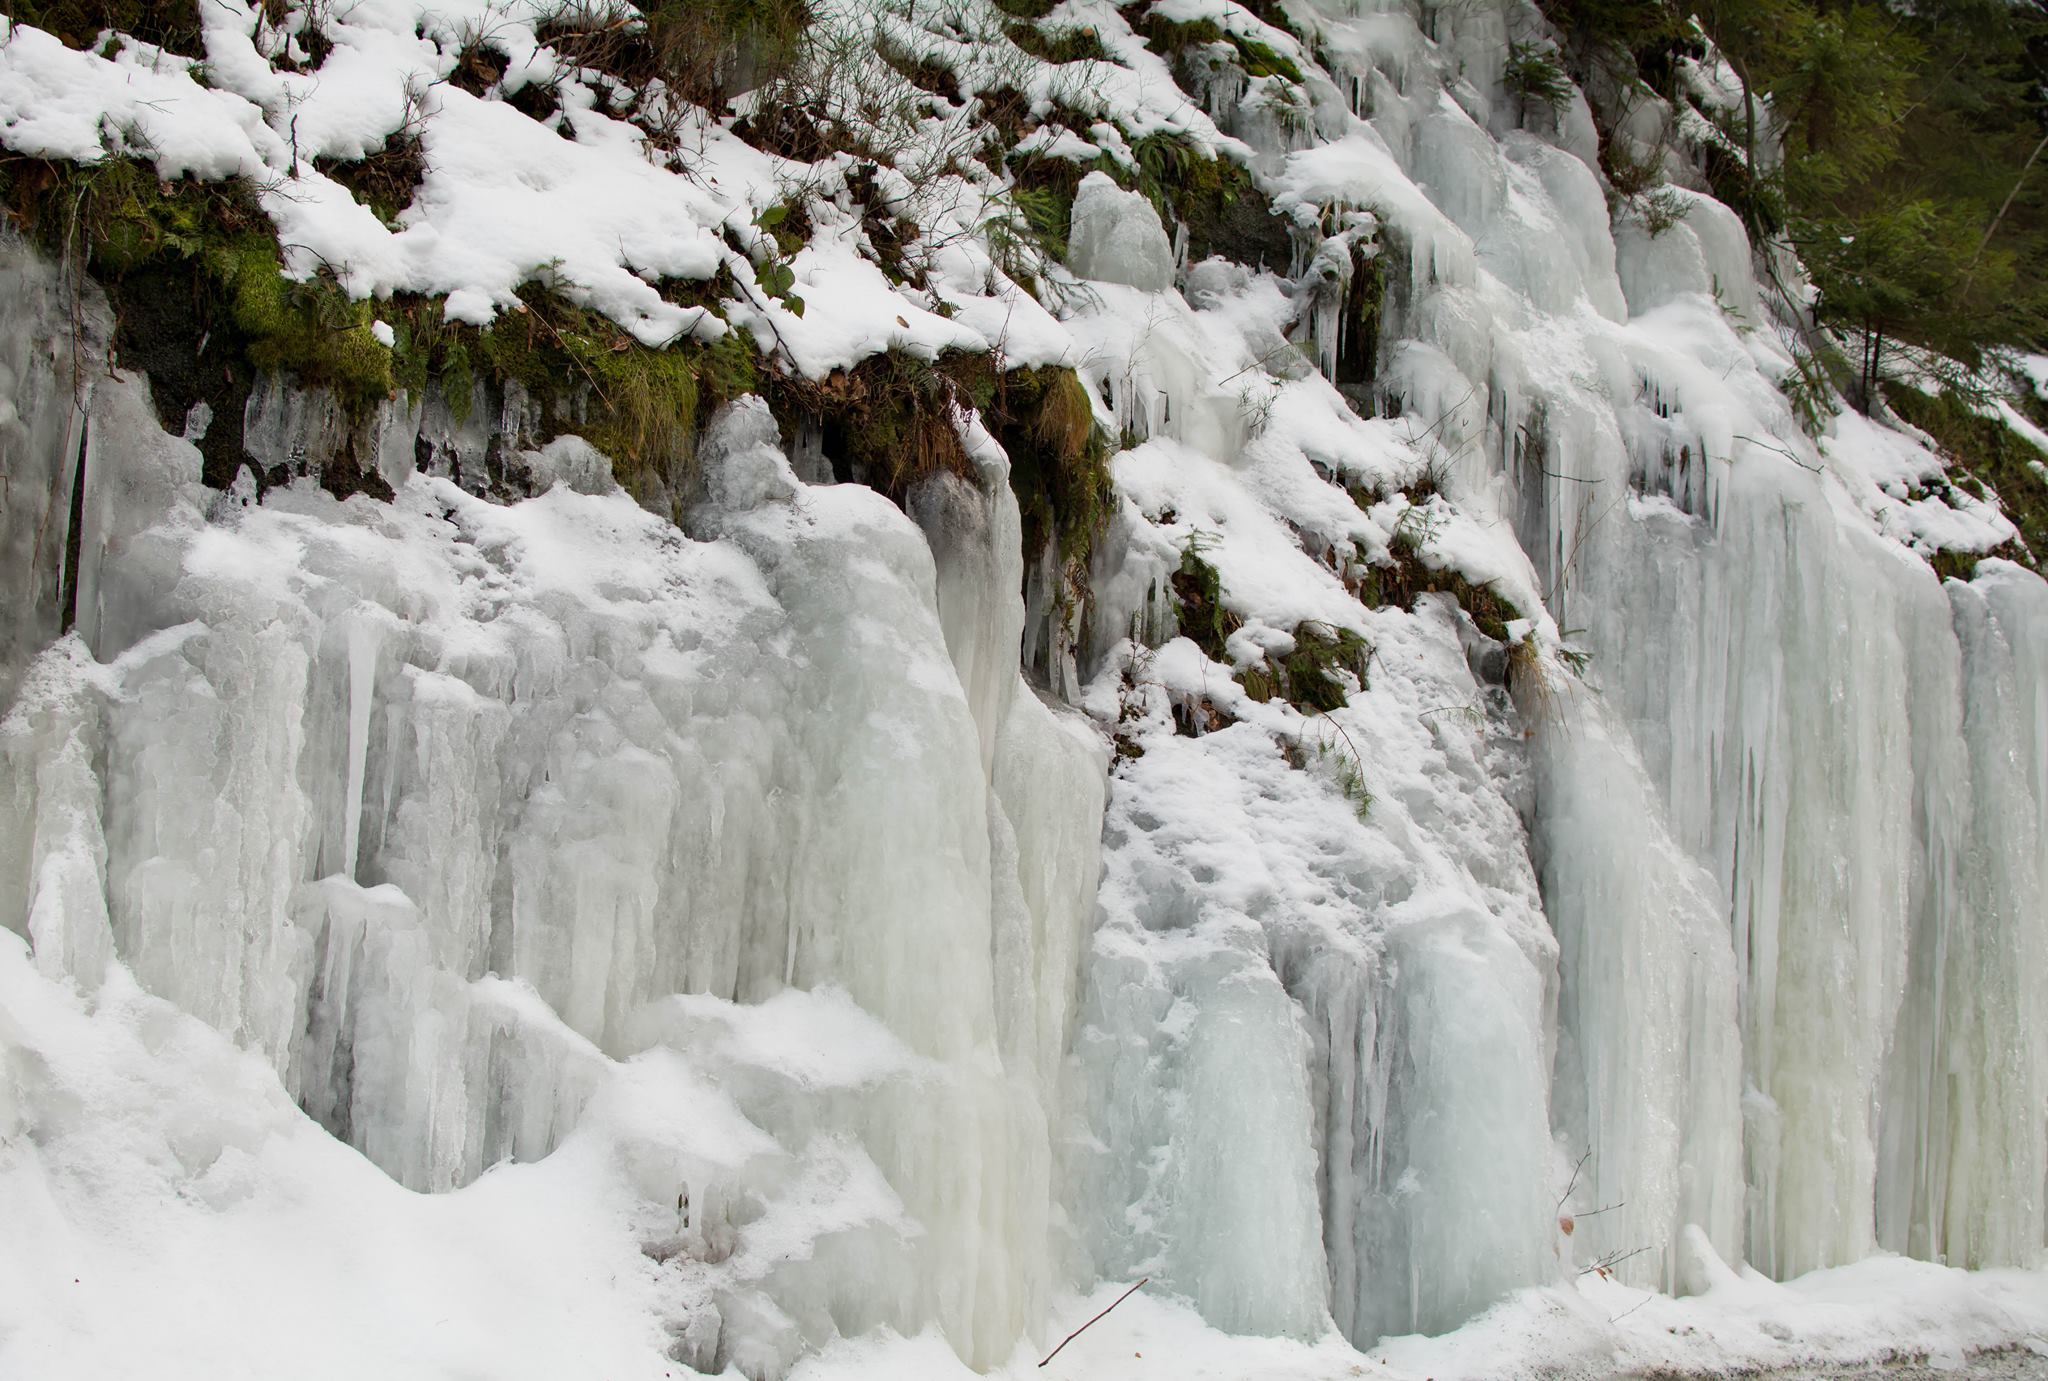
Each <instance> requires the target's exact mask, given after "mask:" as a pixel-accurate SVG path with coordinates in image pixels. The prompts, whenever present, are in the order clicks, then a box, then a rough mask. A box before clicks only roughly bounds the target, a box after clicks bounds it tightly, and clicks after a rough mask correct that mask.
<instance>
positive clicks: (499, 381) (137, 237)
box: [0, 159, 757, 498]
mask: <svg viewBox="0 0 2048 1381" xmlns="http://www.w3.org/2000/svg"><path fill="white" fill-rule="evenodd" d="M0 200H4V202H5V204H6V206H7V207H8V209H9V212H10V214H11V215H12V217H13V219H14V220H15V221H16V222H17V223H18V224H20V225H21V226H22V227H23V228H24V229H25V230H27V231H28V232H29V233H30V234H31V235H32V236H33V237H34V238H36V239H37V240H38V241H39V242H40V243H42V244H43V245H44V246H45V247H46V248H47V249H49V250H50V251H51V252H53V253H56V254H59V255H62V254H66V253H77V252H80V251H82V252H83V253H84V254H85V255H86V257H87V261H88V263H89V265H90V267H91V269H92V271H93V273H94V275H95V276H96V277H97V278H98V279H99V280H100V281H101V282H102V283H103V284H104V285H105V286H106V288H107V290H108V293H109V296H110V297H111V298H112V299H113V302H114V306H115V312H116V318H117V322H118V323H119V324H118V327H117V336H116V342H117V347H118V348H119V350H120V351H121V354H122V357H123V359H124V360H125V361H127V362H128V363H130V364H131V365H133V366H135V367H138V368H141V369H144V370H145V371H147V372H148V374H149V375H150V379H151V385H152V392H153V393H154V394H155V395H156V398H157V403H158V410H159V413H160V414H161V416H162V417H163V420H164V423H165V425H166V426H169V427H172V428H173V429H175V428H177V427H179V426H182V424H183V418H184V414H185V412H186V411H187V410H188V409H189V408H190V407H191V405H192V404H193V403H195V402H199V401H205V402H207V403H208V404H209V405H211V407H212V410H213V413H214V417H215V422H214V425H213V426H212V427H211V428H209V430H208V432H207V435H206V438H205V440H204V441H203V442H202V443H201V445H202V451H203V452H204V454H205V456H206V462H207V464H206V478H207V481H208V483H211V484H214V485H216V486H222V485H225V484H227V483H229V482H231V481H232V480H233V478H234V476H235V472H236V471H237V470H238V469H239V468H240V466H241V465H242V463H243V462H244V460H245V456H244V454H243V452H242V435H241V425H240V419H241V414H242V411H243V408H244V406H245V404H246V402H247V399H248V396H249V393H250V390H251V388H252V387H253V384H254V381H255V380H256V379H257V378H259V377H261V376H263V375H268V374H282V375H289V376H291V377H293V378H294V379H296V380H297V381H299V382H300V383H302V384H305V385H308V386H312V387H324V388H328V389H331V390H332V391H333V392H334V394H335V396H336V397H337V398H338V399H339V400H340V401H341V403H342V404H343V406H344V407H345V408H347V409H349V410H350V411H352V412H355V413H357V414H362V413H365V412H367V410H368V409H369V408H370V407H372V406H374V405H375V404H376V403H377V402H379V401H381V400H383V399H385V398H388V397H391V396H392V395H394V394H395V393H396V392H397V391H398V390H400V389H403V390H406V391H408V392H410V393H412V394H414V395H419V394H423V393H425V392H426V391H427V390H428V388H429V387H430V386H438V387H439V388H440V390H441V391H442V394H443V396H444V397H445V398H446V399H447V400H448V403H449V406H450V407H451V409H452V410H453V411H454V412H455V413H456V415H457V418H458V420H460V418H461V417H462V416H464V415H465V414H466V412H467V410H468V408H469V406H470V402H471V399H472V397H473V395H474V393H475V388H476V384H477V381H478V380H479V379H481V380H483V381H485V382H486V383H488V384H490V385H493V386H496V387H503V386H505V385H507V384H509V383H517V384H519V385H520V386H521V387H523V388H524V389H525V390H526V392H527V393H528V395H529V396H530V397H531V398H532V399H533V400H534V402H535V403H536V404H537V405H538V407H539V410H540V414H541V430H542V433H543V439H546V438H549V437H553V436H555V435H559V434H561V433H564V432H575V433H577V434H579V435H581V436H584V437H585V438H586V439H588V440H589V441H590V443H591V444H592V445H593V446H596V447H597V448H598V449H599V450H601V451H603V452H605V453H606V454H607V455H608V456H610V457H611V458H612V460H613V462H614V465H615V468H616V474H617V478H618V479H619V482H620V483H621V484H623V485H624V486H625V487H626V488H627V489H628V490H629V491H630V492H632V493H634V494H635V495H636V496H640V497H643V498H644V497H647V496H648V495H649V494H650V493H654V492H667V493H668V494H670V495H671V496H673V495H674V494H675V493H676V492H677V489H678V485H679V481H680V480H682V479H683V478H684V477H685V476H686V473H687V470H688V468H689V466H690V464H691V463H692V461H693V459H694V450H695V439H696V435H697V432H698V429H699V428H700V427H701V426H702V424H703V422H704V420H705V418H706V416H707V415H708V413H709V412H710V410H711V409H713V408H715V407H717V406H718V405H720V404H721V403H724V402H726V401H728V400H729V399H731V398H734V397H737V396H738V395H739V394H741V393H744V392H748V391H750V390H751V389H753V388H754V387H755V386H756V383H757V379H756V359H757V355H756V352H755V350H754V347H753V343H752V341H751V340H750V339H749V338H748V337H747V336H746V335H745V333H743V332H732V333H729V334H728V335H727V336H726V337H725V338H724V339H722V340H720V341H719V342H717V343H716V344H713V345H702V344H698V343H696V342H684V343H680V344H678V345H676V346H673V347H671V348H669V349H666V350H656V349H651V348H649V347H647V346H645V345H642V344H641V343H640V342H639V341H638V340H636V339H634V338H633V337H632V336H630V335H628V334H627V333H626V332H624V331H623V330H622V329H621V328H620V327H618V326H617V325H616V324H615V323H613V322H612V321H611V320H610V319H609V318H607V317H605V316H603V315H601V314H600V313H597V312H593V311H589V310H587V309H585V308H581V307H577V306H575V305H574V304H572V303H570V302H568V301H567V300H566V299H564V298H562V297H561V296H559V295H558V294H556V293H553V292H551V291H549V290H547V289H545V288H542V287H539V286H534V285H530V286H529V287H527V288H526V289H523V290H522V292H521V308H520V310H517V311H514V312H509V313H506V314H505V315H503V316H502V317H500V318H499V319H498V321H497V322H495V323H494V324H493V325H492V326H491V327H490V329H488V330H483V331H479V330H477V329H476V328H475V327H472V326H468V325H464V324H460V323H451V322H447V321H445V320H444V319H443V317H442V314H441V308H440V304H439V303H438V302H437V301H434V300H431V299H427V298H421V297H411V296H401V297H398V298H394V299H392V300H390V301H387V302H372V301H367V300H364V301H355V300H351V299H350V298H349V297H348V295H347V294H346V293H345V292H343V291H342V289H341V287H340V285H339V284H337V283H335V282H334V281H333V280H332V279H331V278H328V277H325V276H321V277H316V278H314V279H311V280H307V281H304V282H300V281H295V280H292V279H289V278H287V277H285V274H284V270H283V265H282V262H281V260H280V258H279V254H278V248H277V242H276V238H275V231H274V229H273V228H272V226H271V223H270V221H269V218H268V217H266V216H265V215H264V214H263V213H262V211H261V209H260V208H259V207H258V206H257V205H256V202H255V199H254V196H253V193H252V192H251V191H250V189H249V188H248V187H246V186H245V185H242V184H239V183H233V182H229V183H197V182H190V181H184V182H178V183H172V184H159V183H158V182H157V180H156V179H155V177H154V176H152V175H151V174H150V172H149V171H148V170H147V169H145V168H142V167H140V166H139V165H136V164H134V163H130V162H124V161H118V160H110V161H108V162H105V163H102V164H98V165H95V166H91V167H80V166H78V165H74V164H49V163H41V162H39V161H37V160H25V159H22V160H12V161H10V162H9V163H7V164H5V165H0ZM669 286H671V287H674V285H669ZM682 291H683V290H682V289H677V292H678V293H681V292H682ZM380 318H381V319H382V320H384V321H386V322H387V323H389V325H390V326H391V328H392V331H393V336H394V345H393V346H392V347H390V348H387V347H385V346H384V345H383V344H381V343H380V342H379V341H378V340H377V338H376V337H375V336H374V335H373V334H372V333H371V329H370V328H371V325H372V323H373V322H375V321H377V320H378V319H380ZM372 472H373V467H370V468H369V469H363V470H361V471H360V473H361V474H362V475H363V476H364V477H365V478H364V482H365V487H371V488H374V486H373V485H370V484H369V482H368V478H367V477H368V475H369V474H370V473H372Z"/></svg>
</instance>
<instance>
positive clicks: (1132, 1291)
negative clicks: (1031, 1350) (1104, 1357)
mask: <svg viewBox="0 0 2048 1381" xmlns="http://www.w3.org/2000/svg"><path fill="white" fill-rule="evenodd" d="M1150 1279H1152V1277H1151V1276H1146V1277H1145V1280H1150ZM1145 1280H1141V1281H1139V1282H1138V1283H1137V1284H1136V1285H1133V1286H1132V1287H1131V1288H1130V1289H1128V1290H1126V1291H1124V1292H1123V1293H1122V1294H1121V1295H1118V1296H1117V1297H1116V1298H1115V1299H1113V1300H1111V1301H1110V1302H1109V1309H1114V1308H1116V1307H1117V1306H1118V1305H1119V1304H1122V1303H1123V1302H1124V1301H1125V1300H1127V1299H1129V1298H1130V1297H1131V1296H1132V1295H1135V1294H1137V1293H1138V1291H1139V1289H1140V1288H1141V1287H1142V1286H1143V1285H1144V1284H1145ZM1109 1309H1105V1310H1103V1311H1102V1313H1101V1314H1097V1315H1096V1316H1095V1317H1094V1318H1092V1319H1090V1320H1088V1322H1086V1323H1084V1324H1082V1325H1081V1326H1080V1327H1079V1328H1077V1329H1075V1330H1074V1331H1073V1332H1072V1333H1069V1334H1068V1335H1067V1336H1066V1337H1064V1338H1062V1339H1060V1346H1059V1347H1056V1348H1054V1349H1053V1350H1052V1351H1051V1352H1048V1353H1046V1354H1045V1362H1050V1361H1051V1360H1052V1359H1053V1358H1055V1357H1057V1356H1059V1355H1060V1348H1062V1347H1065V1346H1066V1345H1067V1344H1068V1343H1071V1342H1073V1341H1074V1339H1076V1338H1078V1337H1080V1336H1081V1335H1082V1334H1083V1333H1086V1332H1087V1331H1088V1330H1089V1329H1091V1328H1093V1327H1095V1325H1096V1324H1098V1323H1100V1322H1102V1319H1103V1316H1104V1315H1106V1314H1108V1313H1109ZM1045 1362H1040V1363H1039V1364H1038V1365H1040V1366H1041V1367H1042V1366H1044V1365H1045Z"/></svg>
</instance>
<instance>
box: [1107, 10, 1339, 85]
mask: <svg viewBox="0 0 2048 1381" xmlns="http://www.w3.org/2000/svg"><path fill="white" fill-rule="evenodd" d="M1140 32H1142V33H1143V34H1144V35H1145V41H1146V42H1147V43H1148V44H1150V45H1151V47H1152V49H1153V51H1155V52H1157V53H1159V54H1160V55H1161V56H1163V57H1165V58H1166V59H1167V60H1168V61H1173V60H1175V59H1177V58H1179V57H1181V56H1182V55H1183V54H1185V53H1188V52H1191V51H1192V50H1194V49H1196V48H1207V47H1211V46H1214V45H1216V44H1219V43H1220V44H1226V45H1228V46H1229V47H1230V48H1231V49H1233V50H1234V52H1235V55H1236V58H1237V64H1238V66H1239V67H1242V68H1243V69H1244V73H1245V75H1246V76H1248V77H1283V78H1285V79H1286V80H1288V81H1291V82H1299V81H1301V79H1302V75H1301V68H1300V67H1299V66H1298V65H1297V64H1296V63H1295V62H1294V60H1293V59H1292V58H1289V57H1287V56H1286V55H1285V54H1283V53H1281V52H1280V50H1279V49H1277V48H1275V47H1273V46H1272V45H1271V44H1269V43H1262V42H1260V41H1259V40H1258V39H1255V38H1246V37H1245V36H1244V35H1242V34H1236V33H1231V32H1228V31H1226V30H1225V29H1224V28H1223V26H1222V25H1220V24H1218V23H1217V22H1216V21H1215V20H1213V19H1195V20H1189V21H1187V22H1185V23H1182V22H1178V21H1176V20H1172V19H1163V18H1158V17H1154V18H1151V19H1148V20H1146V21H1145V23H1144V25H1143V26H1142V28H1141V30H1140Z"/></svg>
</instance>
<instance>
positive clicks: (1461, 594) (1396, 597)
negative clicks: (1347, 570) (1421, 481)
mask: <svg viewBox="0 0 2048 1381" xmlns="http://www.w3.org/2000/svg"><path fill="white" fill-rule="evenodd" d="M1421 511H1422V510H1421V509H1411V510H1410V512H1421ZM1427 544H1428V534H1427V531H1426V530H1424V529H1422V528H1421V527H1420V526H1410V525H1407V524H1403V525H1402V526H1401V527H1400V528H1399V529H1397V530H1396V532H1395V533H1394V540H1393V543H1392V548H1393V549H1392V551H1391V553H1390V557H1391V559H1390V561H1389V562H1388V564H1386V565H1383V566H1367V567H1365V568H1364V569H1363V570H1362V571H1359V572H1358V573H1357V574H1356V576H1355V583H1354V586H1353V593H1354V594H1356V595H1357V596H1358V600H1359V603H1361V604H1363V605H1365V606H1366V607H1367V608H1369V609H1375V608H1383V607H1386V606H1389V605H1391V606H1393V607H1395V608H1400V609H1412V608H1414V607H1415V600H1416V598H1417V597H1418V596H1420V595H1425V594H1447V595H1449V596H1450V597H1451V598H1452V599H1454V600H1456V601H1457V602H1458V607H1459V608H1461V609H1463V610H1464V611H1465V612H1466V613H1467V614H1468V615H1470V616H1471V618H1472V622H1473V625H1474V626H1475V627H1477V628H1478V629H1479V631H1480V632H1481V633H1483V634H1485V635H1486V636H1487V637H1489V638H1492V639H1493V640H1494V641H1495V642H1506V641H1507V637H1508V624H1509V623H1510V622H1511V621H1512V620H1515V619H1518V618H1520V617H1522V613H1521V611H1520V610H1518V609H1517V608H1515V606H1514V605H1513V604H1512V603H1511V602H1509V601H1508V600H1507V599H1506V598H1505V597H1503V596H1502V595H1501V594H1500V593H1499V592H1498V591H1497V590H1495V589H1494V588H1493V582H1492V581H1483V582H1481V583H1479V584H1474V583H1473V582H1472V581H1470V580H1468V579H1467V578H1466V577H1465V576H1464V575H1462V574H1461V573H1459V572H1458V571H1455V570H1448V569H1445V570H1439V569H1436V568H1435V567H1432V566H1430V565H1429V564H1428V563H1426V562H1425V561H1424V560H1423V559H1422V550H1423V548H1424V547H1425V546H1426V545H1427Z"/></svg>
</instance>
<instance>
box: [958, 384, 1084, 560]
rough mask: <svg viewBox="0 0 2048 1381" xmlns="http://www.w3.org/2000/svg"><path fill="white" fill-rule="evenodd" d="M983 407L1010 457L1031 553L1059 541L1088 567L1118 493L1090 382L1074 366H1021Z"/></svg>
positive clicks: (1067, 555) (1031, 556)
mask: <svg viewBox="0 0 2048 1381" xmlns="http://www.w3.org/2000/svg"><path fill="white" fill-rule="evenodd" d="M983 411H984V415H985V418H986V420H987V422H988V424H989V428H990V430H991V431H993V432H994V433H995V435H996V439H997V440H998V441H1000V442H1002V445H1003V449H1004V450H1005V451H1006V452H1007V453H1008V454H1009V457H1010V487H1011V488H1012V489H1013V490H1014V491H1015V493H1016V495H1017V508H1018V511H1019V513H1020V514H1021V515H1022V518H1023V535H1024V543H1023V546H1024V553H1025V556H1026V559H1028V560H1036V559H1037V557H1038V555H1039V553H1041V552H1043V551H1044V550H1045V549H1046V546H1047V545H1048V544H1049V543H1053V542H1055V541H1056V542H1057V546H1058V551H1059V556H1060V558H1061V560H1063V561H1065V562H1068V563H1078V564H1080V565H1082V566H1084V567H1085V565H1086V563H1087V561H1088V557H1089V555H1090V553H1091V552H1092V550H1093V548H1094V543H1095V538H1096V537H1097V536H1098V535H1099V534H1100V533H1101V531H1102V528H1103V526H1104V525H1105V524H1106V523H1107V522H1108V519H1109V512H1110V504H1111V502H1112V500H1113V498H1114V495H1115V489H1114V486H1113V485H1112V483H1111V481H1110V474H1109V443H1108V439H1107V438H1106V437H1104V436H1103V435H1102V433H1101V431H1100V429H1098V428H1097V427H1096V425H1095V411H1094V406H1093V404H1092V402H1091V401H1090V399H1089V396H1088V386H1087V385H1086V384H1085V383H1083V382H1082V381H1081V376H1080V375H1078V374H1076V373H1075V372H1074V371H1073V370H1071V369H1019V370H1013V371H1011V372H1010V373H1008V374H1005V375H1004V376H1002V378H1001V379H1000V380H999V381H998V383H997V386H996V389H995V391H994V396H993V397H992V398H991V400H990V403H989V404H988V405H986V406H984V408H983Z"/></svg>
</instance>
